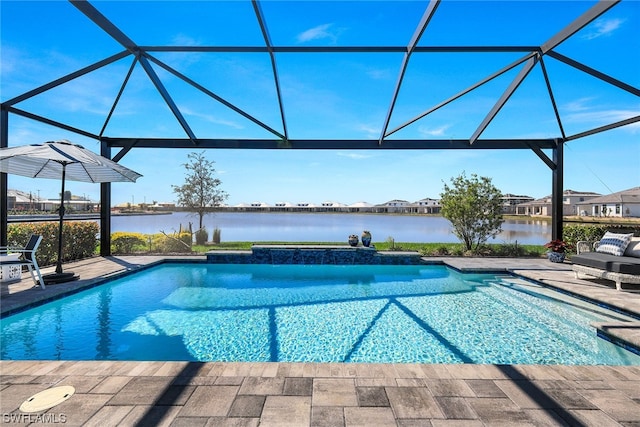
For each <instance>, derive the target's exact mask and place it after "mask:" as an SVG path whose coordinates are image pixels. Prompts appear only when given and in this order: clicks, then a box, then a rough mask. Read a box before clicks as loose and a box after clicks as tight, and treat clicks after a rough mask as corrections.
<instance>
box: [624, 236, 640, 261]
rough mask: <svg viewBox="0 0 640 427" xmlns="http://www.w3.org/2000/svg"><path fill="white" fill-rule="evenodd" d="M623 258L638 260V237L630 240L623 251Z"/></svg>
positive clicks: (639, 254) (639, 239) (639, 243)
mask: <svg viewBox="0 0 640 427" xmlns="http://www.w3.org/2000/svg"><path fill="white" fill-rule="evenodd" d="M624 256H632V257H635V258H640V237H632V238H631V241H630V242H629V245H627V249H625V250H624Z"/></svg>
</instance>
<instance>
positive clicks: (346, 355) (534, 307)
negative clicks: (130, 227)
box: [0, 263, 640, 365]
mask: <svg viewBox="0 0 640 427" xmlns="http://www.w3.org/2000/svg"><path fill="white" fill-rule="evenodd" d="M612 320H616V321H620V320H622V321H624V320H631V319H629V318H628V317H626V316H625V315H623V314H619V313H615V312H610V311H607V310H604V309H602V308H599V307H596V306H594V305H591V304H588V303H586V302H584V301H580V300H577V299H573V298H571V297H569V296H566V295H563V294H559V293H557V292H553V291H551V290H549V289H547V288H545V287H543V286H540V285H537V284H535V283H533V282H529V281H525V280H522V279H518V278H515V277H511V276H504V275H493V274H462V273H458V272H456V271H455V270H451V269H449V268H447V267H445V266H439V265H411V266H382V265H373V266H372V265H357V266H343V265H231V264H186V263H176V264H172V263H166V264H161V265H159V266H156V267H152V268H149V269H146V270H143V271H140V272H137V273H135V274H131V275H129V276H126V277H123V278H120V279H117V280H113V281H111V282H108V283H105V284H103V285H100V286H97V287H95V288H92V289H88V290H85V291H82V292H79V293H77V294H74V295H71V296H68V297H65V298H62V299H60V300H56V301H52V302H49V303H47V304H44V305H42V306H39V307H34V308H31V309H29V310H26V311H23V312H20V313H16V314H13V315H10V316H7V317H5V318H4V319H2V320H1V323H0V325H1V334H2V335H1V337H0V346H1V349H0V356H1V358H2V359H19V360H162V361H173V360H186V361H297V362H398V363H402V362H419V363H491V364H569V365H572V364H606V365H640V356H638V355H636V354H633V353H631V352H629V351H626V350H624V349H623V348H621V347H619V346H616V345H614V344H611V343H609V342H608V341H606V340H603V339H601V338H598V337H597V336H596V331H595V329H594V328H593V327H591V326H589V324H590V322H596V321H597V322H603V321H612Z"/></svg>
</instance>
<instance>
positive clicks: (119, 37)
mask: <svg viewBox="0 0 640 427" xmlns="http://www.w3.org/2000/svg"><path fill="white" fill-rule="evenodd" d="M69 2H70V3H71V4H72V5H74V6H75V7H76V8H77V9H78V10H79V11H80V12H82V13H84V14H85V15H86V17H87V18H89V19H91V20H92V21H93V23H94V24H96V25H97V26H98V27H100V28H102V29H103V30H104V32H106V33H107V34H109V35H110V36H111V37H112V38H113V39H114V40H115V41H117V42H118V43H120V44H121V45H122V46H124V47H125V48H126V49H127V50H128V51H129V52H132V53H136V52H137V51H138V46H137V45H136V44H135V43H134V42H133V40H131V39H130V38H129V37H128V36H127V35H126V34H125V33H123V32H122V31H121V30H120V28H118V27H116V26H115V25H114V24H113V23H112V22H111V21H109V20H108V19H107V18H106V17H105V16H104V15H103V14H102V13H100V12H99V11H98V9H96V8H95V7H93V5H92V4H91V3H89V2H88V1H86V0H69Z"/></svg>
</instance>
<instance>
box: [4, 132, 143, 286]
mask: <svg viewBox="0 0 640 427" xmlns="http://www.w3.org/2000/svg"><path fill="white" fill-rule="evenodd" d="M0 172H3V173H8V174H14V175H21V176H27V177H31V178H49V179H60V180H61V181H62V190H61V191H60V194H61V197H60V212H59V214H60V224H59V226H58V261H57V263H56V272H55V274H50V275H45V276H43V278H44V280H45V283H61V282H66V281H70V280H75V279H77V278H78V276H77V275H75V274H73V272H67V273H64V272H63V271H62V223H63V221H64V210H65V209H64V183H65V180H71V181H81V182H118V181H129V182H135V181H136V179H138V178H140V177H141V176H142V175H140V174H139V173H137V172H134V171H132V170H131V169H128V168H126V167H124V166H122V165H119V164H118V163H116V162H114V161H111V160H109V159H107V158H106V157H103V156H100V155H98V154H96V153H93V152H92V151H89V150H87V149H85V148H84V147H82V146H81V145H77V144H73V143H71V142H69V141H64V140H63V141H50V142H46V143H44V144H33V145H26V146H21V147H9V148H2V149H0Z"/></svg>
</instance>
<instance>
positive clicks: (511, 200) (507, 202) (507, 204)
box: [502, 193, 535, 214]
mask: <svg viewBox="0 0 640 427" xmlns="http://www.w3.org/2000/svg"><path fill="white" fill-rule="evenodd" d="M534 200H535V199H534V198H533V197H531V196H518V195H515V194H510V193H507V194H503V195H502V213H505V214H515V213H516V206H517V205H519V204H522V203H528V202H532V201H534Z"/></svg>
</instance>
